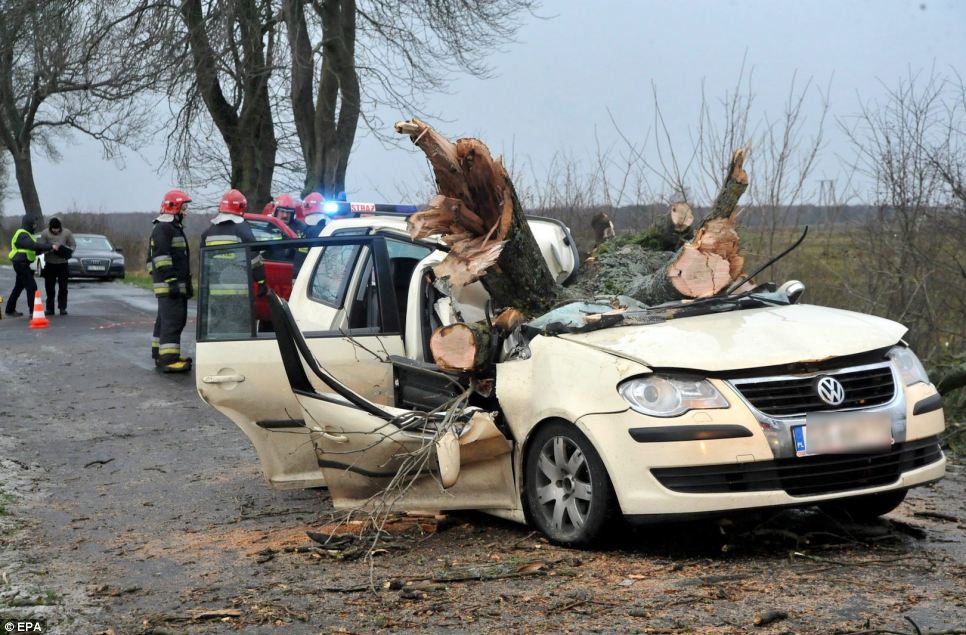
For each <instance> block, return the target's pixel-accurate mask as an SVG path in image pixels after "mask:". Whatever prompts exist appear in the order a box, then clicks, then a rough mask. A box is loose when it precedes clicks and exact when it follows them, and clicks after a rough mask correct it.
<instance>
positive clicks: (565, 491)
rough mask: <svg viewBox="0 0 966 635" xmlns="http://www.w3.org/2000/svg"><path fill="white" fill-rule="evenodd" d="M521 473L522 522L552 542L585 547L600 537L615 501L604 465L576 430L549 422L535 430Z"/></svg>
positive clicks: (592, 447)
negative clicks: (523, 515) (523, 511)
mask: <svg viewBox="0 0 966 635" xmlns="http://www.w3.org/2000/svg"><path fill="white" fill-rule="evenodd" d="M523 473H524V488H523V490H524V492H523V493H524V501H523V503H524V509H525V510H526V515H527V519H528V520H529V521H530V524H531V525H533V526H535V527H536V528H537V529H539V530H540V531H542V532H543V533H544V534H545V535H546V536H547V538H549V539H550V540H551V542H554V543H556V544H559V545H564V546H567V547H584V546H588V545H591V544H593V543H594V542H595V541H596V540H598V539H599V538H600V537H601V536H602V534H603V532H604V529H605V528H606V527H607V526H608V525H609V524H610V520H611V516H612V515H613V513H614V511H615V509H616V496H615V495H614V488H613V485H611V482H610V477H609V476H608V475H607V469H606V468H605V467H604V462H603V461H601V459H600V455H599V454H597V450H596V449H594V445H593V444H592V443H591V442H590V439H588V438H587V437H586V436H585V435H584V434H583V433H582V432H581V431H580V430H578V429H577V427H576V426H574V425H573V424H570V423H566V422H563V421H554V422H552V423H549V424H547V425H545V426H543V427H542V428H540V429H539V430H537V432H536V433H535V434H534V436H533V438H532V439H531V440H530V442H529V443H528V445H527V451H526V455H525V457H524V464H523Z"/></svg>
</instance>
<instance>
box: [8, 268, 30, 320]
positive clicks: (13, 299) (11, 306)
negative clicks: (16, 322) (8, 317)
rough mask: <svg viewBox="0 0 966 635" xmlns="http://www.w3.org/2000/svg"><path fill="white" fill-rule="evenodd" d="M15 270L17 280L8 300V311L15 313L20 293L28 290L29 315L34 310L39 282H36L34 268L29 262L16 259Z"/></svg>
mask: <svg viewBox="0 0 966 635" xmlns="http://www.w3.org/2000/svg"><path fill="white" fill-rule="evenodd" d="M13 272H14V273H15V274H16V276H17V281H16V282H15V283H14V285H13V291H11V292H10V299H9V300H7V309H6V310H7V313H13V312H14V311H15V310H16V309H17V300H19V299H20V294H21V293H23V292H24V291H26V292H27V315H30V313H31V311H33V310H34V304H33V303H34V294H35V293H37V283H36V282H34V269H33V267H31V266H30V263H29V262H23V261H16V260H15V261H14V263H13Z"/></svg>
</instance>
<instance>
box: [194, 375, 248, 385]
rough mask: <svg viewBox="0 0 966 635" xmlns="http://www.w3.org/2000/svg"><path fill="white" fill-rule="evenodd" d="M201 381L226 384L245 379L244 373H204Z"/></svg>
mask: <svg viewBox="0 0 966 635" xmlns="http://www.w3.org/2000/svg"><path fill="white" fill-rule="evenodd" d="M201 381H203V382H205V383H206V384H228V383H237V382H240V381H245V376H244V375H205V376H204V377H202V378H201Z"/></svg>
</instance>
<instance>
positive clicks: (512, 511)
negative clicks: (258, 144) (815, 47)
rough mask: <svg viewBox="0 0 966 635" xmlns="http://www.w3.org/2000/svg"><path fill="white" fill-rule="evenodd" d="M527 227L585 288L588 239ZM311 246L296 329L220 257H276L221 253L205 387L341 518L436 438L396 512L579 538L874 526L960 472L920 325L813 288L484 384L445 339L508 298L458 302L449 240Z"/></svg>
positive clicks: (560, 354) (545, 344) (547, 333)
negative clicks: (240, 299) (444, 423)
mask: <svg viewBox="0 0 966 635" xmlns="http://www.w3.org/2000/svg"><path fill="white" fill-rule="evenodd" d="M530 225H531V228H532V229H533V231H534V235H535V237H536V238H537V241H538V243H539V245H540V248H541V252H542V254H543V256H544V259H545V261H546V262H547V265H548V267H549V268H550V270H551V272H552V273H553V275H554V276H555V277H556V278H557V280H558V281H560V282H563V281H565V280H567V279H568V278H569V277H571V276H572V275H573V273H574V271H575V269H576V267H577V265H578V259H577V254H576V251H575V250H574V249H573V240H572V238H571V237H570V235H569V231H568V230H567V228H566V227H564V226H563V225H562V224H560V223H559V222H556V221H550V220H547V219H531V220H530ZM279 244H282V243H279ZM311 245H312V246H311V249H310V250H309V252H308V255H307V257H306V258H305V260H304V263H302V265H301V269H300V271H299V272H298V274H297V277H296V279H295V281H294V283H293V285H292V289H291V294H290V296H289V298H288V301H287V302H284V301H281V300H277V301H273V316H274V318H273V321H274V329H275V332H264V331H265V330H266V329H264V328H261V326H262V325H259V324H258V320H257V319H256V317H255V314H254V310H253V309H252V308H251V307H253V306H254V301H253V300H254V299H253V298H251V297H248V301H247V307H249V308H248V309H247V310H246V308H245V306H246V305H245V304H244V303H242V304H241V305H239V304H238V303H237V298H234V299H233V300H231V302H233V304H229V303H228V302H229V300H226V299H225V297H224V296H220V295H218V294H216V293H212V292H211V289H210V287H211V286H212V281H213V280H215V279H216V278H218V277H219V276H221V275H223V273H224V272H222V271H221V270H219V267H220V266H222V265H221V264H220V263H225V262H238V261H244V260H242V259H238V260H229V259H224V258H221V259H219V258H218V254H219V253H221V252H223V251H224V250H226V249H242V250H249V251H250V252H252V253H250V254H249V256H252V255H254V250H257V245H249V246H233V247H217V248H206V249H204V250H203V251H202V271H201V292H200V294H199V311H198V315H199V318H198V344H197V354H196V361H195V364H196V367H197V368H196V377H197V388H198V392H199V394H200V395H201V398H202V399H204V400H205V401H206V402H207V403H209V404H210V405H212V406H213V407H215V408H217V409H218V410H219V411H220V412H222V413H224V414H225V415H226V416H227V417H229V418H230V419H231V420H232V421H233V422H234V423H235V424H237V425H238V427H240V428H241V429H242V431H243V432H244V433H245V434H246V435H247V436H248V438H249V439H250V440H251V441H252V443H253V445H254V447H255V450H256V452H257V454H258V458H259V460H260V462H261V466H262V470H263V472H264V475H265V477H266V479H267V480H268V481H269V483H271V484H272V485H273V486H275V487H279V488H297V487H318V486H322V485H325V486H327V487H328V488H329V490H330V492H331V495H332V499H333V502H334V504H335V506H336V507H338V508H348V507H355V506H364V505H366V504H367V502H370V501H371V499H372V497H373V496H374V495H377V494H378V493H379V492H380V491H381V490H382V489H383V488H385V487H386V485H387V484H388V483H389V482H390V480H391V479H392V478H393V476H394V475H395V474H396V470H397V469H398V466H399V465H400V463H401V462H402V461H403V460H404V459H405V457H406V456H409V455H411V453H412V452H413V451H414V448H418V447H420V445H421V444H425V443H426V439H433V440H434V447H433V452H434V453H435V456H434V457H433V460H432V461H430V462H427V463H426V465H425V467H424V469H423V473H422V475H421V476H419V477H418V478H416V480H415V481H414V482H413V483H412V485H411V487H409V488H408V489H406V490H405V492H404V493H403V495H402V496H401V497H400V498H399V499H398V500H396V501H395V503H394V506H395V507H396V508H398V509H400V510H456V509H477V510H483V511H486V512H488V513H492V514H495V515H497V516H501V517H504V518H509V519H513V520H516V521H519V522H526V523H529V524H531V525H533V526H535V527H536V528H538V529H540V530H541V531H542V532H544V533H545V534H546V535H547V536H548V537H549V538H550V539H552V540H554V541H556V542H559V543H562V544H574V545H580V544H588V543H590V542H592V541H594V540H595V539H597V538H599V537H600V536H601V535H602V532H604V531H605V528H606V526H607V523H608V521H609V520H610V519H611V518H612V517H614V516H615V515H621V516H623V517H625V518H627V519H629V520H631V521H634V522H653V521H661V520H671V519H681V518H686V517H695V516H701V515H710V514H721V513H723V512H728V511H732V510H742V509H752V508H766V507H781V506H811V505H822V506H826V507H829V508H838V509H842V508H846V509H847V510H848V511H849V512H850V513H851V514H852V515H853V516H855V517H871V516H876V515H881V514H884V513H887V512H889V511H891V510H892V509H894V508H895V507H896V506H897V505H898V504H899V503H901V501H902V500H903V497H904V496H905V493H906V491H907V490H908V489H909V488H910V487H914V486H917V485H923V484H926V483H930V482H932V481H935V480H937V479H939V478H941V477H942V476H943V473H944V469H945V463H946V459H945V457H944V455H943V452H942V450H941V448H940V444H939V435H940V433H941V432H942V431H943V429H944V419H943V411H942V401H941V399H940V397H939V395H938V393H937V392H936V389H935V388H934V387H933V386H932V384H930V383H929V379H928V378H927V376H926V373H925V371H924V370H923V368H922V365H921V364H920V363H919V361H918V359H917V358H916V356H915V354H914V353H913V352H912V351H911V350H910V349H909V348H908V347H907V346H906V344H905V343H904V342H903V340H902V338H903V335H904V333H905V328H904V327H902V326H901V325H899V324H897V323H895V322H891V321H888V320H884V319H880V318H876V317H872V316H869V315H863V314H858V313H853V312H849V311H842V310H837V309H831V308H825V307H818V306H809V305H804V304H798V303H796V300H797V299H798V297H799V292H800V285H791V286H788V285H786V286H785V287H783V288H782V289H781V290H778V291H774V292H768V293H761V294H745V295H744V296H743V298H742V299H741V300H740V301H739V300H736V299H734V297H733V296H726V297H723V298H716V299H711V300H707V301H698V302H695V303H691V304H690V308H689V310H688V312H685V313H682V314H680V315H677V316H675V317H673V318H671V319H661V318H660V312H657V313H655V319H653V320H650V321H649V322H650V323H645V324H637V325H621V324H618V325H614V326H610V327H607V328H599V329H597V330H593V331H588V332H581V331H580V329H562V330H561V329H560V328H555V329H549V328H540V321H539V320H537V321H535V322H531V323H530V325H529V326H528V327H527V328H525V329H522V330H518V331H517V332H515V333H514V334H513V336H512V337H508V338H507V341H506V342H504V343H503V344H504V345H503V346H502V348H501V349H500V358H499V359H498V360H496V363H495V364H494V368H495V374H494V375H493V376H492V377H491V378H489V379H490V380H491V381H485V382H472V383H471V382H470V381H469V379H468V378H467V377H466V376H461V375H460V374H459V373H445V372H442V371H440V370H439V368H437V367H436V365H435V364H434V361H433V359H432V356H431V352H430V350H429V347H428V341H429V337H430V335H431V334H432V332H433V330H434V329H435V328H438V327H439V326H441V325H445V324H448V323H452V322H454V321H457V320H459V321H465V322H473V321H479V320H485V319H487V299H488V296H487V293H486V290H485V289H484V287H483V285H481V284H480V283H474V284H472V285H469V286H467V287H465V288H464V289H462V290H461V291H460V292H459V293H458V294H457V295H455V296H454V297H452V298H450V297H447V296H444V295H443V294H441V293H440V292H439V291H438V290H437V289H436V288H435V286H434V285H433V275H432V269H431V268H432V266H433V265H434V264H435V263H438V262H439V261H440V260H441V259H442V257H443V255H444V253H443V251H441V250H440V249H438V247H439V246H438V245H437V244H435V243H432V242H421V241H413V240H411V239H410V238H409V236H408V234H407V232H406V229H405V218H404V217H401V216H400V217H397V216H391V215H371V216H367V217H360V218H351V219H345V220H337V221H331V222H329V223H328V224H327V225H326V227H325V229H324V231H323V237H322V238H321V239H316V240H315V242H313V243H311ZM235 273H236V275H240V276H241V282H242V283H244V282H245V281H246V280H245V278H244V276H245V275H246V273H245V272H235ZM247 275H248V276H249V277H248V279H247V282H248V285H247V288H248V293H249V295H251V293H252V284H251V282H252V281H251V279H250V274H247ZM225 315H229V316H230V317H231V318H232V319H227V320H226V319H225ZM534 324H536V325H534ZM557 326H558V327H559V324H558V325H557ZM467 392H468V393H469V396H468V404H467V409H466V411H465V413H464V414H465V416H464V417H463V418H462V419H461V420H460V421H458V422H457V425H455V427H453V429H452V430H453V434H452V435H448V436H447V438H446V439H442V438H441V437H440V436H439V435H438V434H437V435H434V431H433V430H432V429H430V428H431V426H432V425H433V422H439V421H440V417H439V416H436V415H438V413H436V415H433V416H428V417H427V416H422V417H421V418H417V419H418V421H419V425H415V424H414V423H413V422H414V421H416V420H417V419H414V418H413V417H411V416H409V415H407V413H413V412H418V413H432V412H433V411H434V409H437V408H440V407H441V406H444V405H445V404H447V403H451V402H452V400H453V399H454V398H457V397H458V396H459V395H461V394H463V393H467ZM491 413H492V414H491ZM451 423H452V422H451Z"/></svg>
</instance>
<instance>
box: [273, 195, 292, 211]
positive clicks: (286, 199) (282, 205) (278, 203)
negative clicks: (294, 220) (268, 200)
mask: <svg viewBox="0 0 966 635" xmlns="http://www.w3.org/2000/svg"><path fill="white" fill-rule="evenodd" d="M275 211H276V212H288V213H289V214H294V213H295V201H294V200H292V197H291V196H289V195H288V194H282V195H281V196H279V197H277V198H276V199H275Z"/></svg>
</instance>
